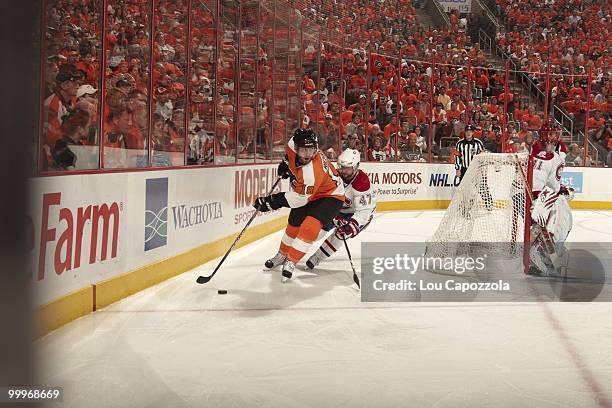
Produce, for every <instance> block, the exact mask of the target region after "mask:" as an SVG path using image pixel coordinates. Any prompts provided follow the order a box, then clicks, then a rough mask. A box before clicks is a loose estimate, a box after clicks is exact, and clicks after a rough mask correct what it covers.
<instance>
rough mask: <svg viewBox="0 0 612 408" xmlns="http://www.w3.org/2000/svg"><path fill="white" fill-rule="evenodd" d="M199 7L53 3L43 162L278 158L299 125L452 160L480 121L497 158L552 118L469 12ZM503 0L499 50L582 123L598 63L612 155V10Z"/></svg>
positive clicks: (597, 137) (371, 150)
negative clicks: (511, 87) (547, 77)
mask: <svg viewBox="0 0 612 408" xmlns="http://www.w3.org/2000/svg"><path fill="white" fill-rule="evenodd" d="M187 3H188V2H187V0H159V1H156V2H155V5H156V6H155V7H156V8H155V12H154V13H153V16H154V17H152V14H151V2H150V0H109V1H108V9H107V10H106V13H104V10H102V3H101V2H99V1H95V0H78V1H75V0H49V1H48V2H47V6H46V10H45V22H44V24H45V32H44V35H45V42H44V44H43V47H44V58H45V64H44V65H45V66H44V84H43V86H42V89H43V93H44V95H43V97H44V106H43V108H44V109H43V112H42V115H41V116H42V120H43V131H42V135H41V146H42V149H41V162H42V163H41V166H42V167H41V168H42V169H43V170H60V169H74V168H79V169H81V168H97V167H98V165H99V161H100V160H99V158H98V155H99V152H98V149H99V146H100V145H101V144H103V146H104V153H103V157H102V161H103V165H104V167H142V166H148V165H149V164H152V165H153V166H171V165H182V164H183V163H187V164H207V163H213V162H214V163H234V162H236V161H244V160H247V161H248V160H251V161H252V160H253V159H263V160H270V159H272V160H273V159H276V158H278V157H280V156H282V154H283V145H284V143H285V141H286V140H287V138H288V137H290V135H291V134H292V133H293V130H294V129H295V128H296V127H298V126H302V127H311V128H314V129H316V131H317V134H318V135H319V142H320V147H321V149H322V150H323V151H324V152H325V153H326V154H327V155H328V156H329V157H330V158H331V159H334V158H335V157H337V155H338V154H339V153H340V152H341V151H342V150H343V149H345V148H346V147H354V148H357V149H359V150H360V151H361V152H362V155H363V159H367V160H375V161H428V160H430V159H431V160H434V161H447V160H452V155H453V146H454V144H455V142H456V141H457V140H458V138H460V137H461V136H462V135H463V132H464V128H465V126H466V124H467V123H468V122H469V123H470V124H473V125H474V126H476V128H477V131H476V132H475V136H476V137H481V138H482V139H483V142H484V143H485V147H486V148H487V149H488V150H490V151H494V152H500V151H507V152H511V151H525V150H527V149H528V148H529V146H530V144H531V143H532V141H533V139H534V138H535V137H537V133H535V132H536V131H537V130H538V129H539V128H540V127H541V126H542V124H543V121H544V117H543V115H542V114H541V113H538V107H537V106H536V105H535V104H534V103H533V102H531V101H530V100H525V99H523V97H522V96H521V95H519V94H518V93H516V92H512V91H510V92H509V93H508V94H507V95H506V94H505V88H504V85H505V83H504V81H505V76H504V72H503V69H500V68H499V67H493V66H492V65H491V64H489V63H488V62H487V58H486V55H485V53H484V52H483V50H481V49H480V47H479V44H478V43H474V42H473V41H472V38H470V36H469V35H468V34H467V31H466V24H465V21H466V20H465V19H464V18H461V16H459V15H458V13H455V12H453V13H451V15H450V21H451V25H450V27H449V28H447V29H439V30H436V29H432V28H428V27H423V26H422V25H421V24H419V22H418V21H417V17H416V10H415V5H416V6H420V5H421V4H420V3H418V2H416V3H413V2H411V1H409V0H379V1H375V2H373V1H368V0H355V1H351V2H349V1H348V0H338V1H335V2H323V1H321V0H289V4H285V5H284V6H283V3H281V0H277V3H278V4H276V5H273V3H272V2H256V1H245V2H243V3H242V4H241V7H238V6H237V3H234V2H231V1H221V2H220V3H219V4H220V6H221V9H220V10H219V12H218V14H219V16H220V20H219V21H218V22H217V21H216V19H217V12H216V11H215V10H214V9H210V8H207V7H205V5H203V4H202V3H201V2H193V6H192V8H191V14H190V15H189V16H188V7H187ZM268 3H269V4H268ZM540 3H541V4H540ZM497 4H498V5H499V8H498V11H499V12H500V13H502V14H503V15H504V16H505V17H506V18H507V19H508V21H509V22H510V23H511V26H512V27H513V29H512V30H507V31H506V32H503V33H501V34H500V35H499V36H498V38H497V41H498V44H499V45H500V46H501V47H502V48H503V49H504V50H505V51H506V52H507V53H508V55H510V57H511V58H512V59H513V60H514V61H515V62H516V63H517V64H518V66H519V67H520V69H521V70H525V71H528V72H529V73H530V76H531V78H532V79H533V80H534V81H536V82H537V81H539V82H540V83H541V82H542V76H543V72H544V70H545V67H544V62H546V61H549V60H550V61H551V62H552V64H553V65H554V67H553V69H552V74H553V75H552V78H553V82H552V83H551V89H552V96H553V103H558V104H559V106H562V107H563V109H565V110H567V112H568V113H569V114H570V115H571V117H572V118H574V120H575V122H576V123H577V124H579V123H580V120H582V121H583V123H584V122H585V118H584V116H585V115H584V113H585V109H586V103H585V102H586V101H585V95H586V90H585V87H586V83H587V80H586V77H585V73H586V71H585V67H588V66H592V67H593V81H592V83H591V86H592V92H591V95H592V100H591V103H590V106H591V112H590V114H591V115H590V118H589V121H588V123H589V127H590V128H591V131H590V136H591V138H592V140H593V141H594V143H596V144H597V145H598V146H601V147H602V148H604V149H605V152H608V151H610V150H612V142H610V116H609V115H610V103H611V102H612V99H611V97H610V92H609V84H610V82H609V70H610V56H609V41H608V28H607V25H605V24H604V25H601V26H600V23H602V22H609V19H610V15H609V13H610V6H609V5H608V4H607V3H605V2H584V3H580V4H575V2H574V3H569V2H567V1H565V0H554V1H553V0H546V1H544V0H541V1H540V0H534V1H531V2H529V3H527V2H523V1H520V2H519V1H513V0H498V3H497ZM271 5H273V6H271ZM544 5H545V6H546V7H544ZM290 6H291V7H290ZM239 10H240V11H241V14H240V19H238V13H239ZM534 10H537V11H538V12H537V13H536V12H533V11H534ZM530 11H531V12H530ZM103 16H104V18H102V17H103ZM151 18H153V21H151ZM103 22H104V24H105V25H104V26H103V24H102V23H103ZM287 22H295V23H297V25H296V26H295V27H293V26H291V25H290V24H287ZM594 26H597V27H598V29H597V30H593V27H594ZM602 27H603V28H602ZM298 28H299V29H300V30H302V32H301V33H299V32H298V31H297V30H298ZM102 31H104V39H105V44H104V46H103V44H102V42H101V41H102V38H103V37H102ZM591 33H595V34H592V35H591ZM188 40H190V43H189V44H188V43H187V41H188ZM300 41H301V43H300ZM151 43H152V44H151ZM103 50H104V51H105V52H104V55H103ZM215 58H216V61H215ZM468 62H469V63H468ZM149 67H151V72H149ZM238 67H239V68H240V69H238ZM468 70H469V73H468ZM238 75H240V77H239V78H238ZM468 77H469V81H468ZM238 83H239V84H240V86H238ZM103 87H104V100H103V101H102V100H101V94H102V88H103ZM581 115H582V116H581ZM101 123H102V127H101V126H100V124H101ZM504 124H506V125H507V127H506V129H504ZM576 128H578V125H577V126H576ZM504 130H506V131H504ZM149 141H150V142H149ZM578 148H580V147H578ZM574 151H575V148H574ZM149 152H150V153H149ZM149 156H150V157H149ZM579 156H580V154H579V153H577V154H576V157H579ZM602 156H604V155H602V154H599V156H598V157H599V161H600V162H602V163H603V162H605V160H606V157H603V158H602ZM607 159H608V160H610V161H611V162H612V154H610V156H609V157H608V158H607ZM596 160H597V159H594V160H593V163H591V164H598V163H596V162H595V161H596ZM582 162H584V160H583V159H582ZM572 164H576V165H579V161H575V162H574V161H573V162H572ZM609 164H612V163H609Z"/></svg>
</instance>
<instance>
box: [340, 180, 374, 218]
mask: <svg viewBox="0 0 612 408" xmlns="http://www.w3.org/2000/svg"><path fill="white" fill-rule="evenodd" d="M344 196H345V197H346V198H345V200H344V205H343V206H342V209H341V210H340V212H341V213H343V214H353V216H352V218H353V219H354V220H355V221H357V224H358V225H359V226H364V225H366V224H367V223H368V222H370V220H371V218H372V216H373V215H374V211H375V209H376V198H375V197H374V192H373V191H372V185H371V184H370V179H369V178H368V175H367V174H365V173H364V172H363V171H362V170H357V175H356V176H355V177H354V178H353V180H351V182H350V183H349V184H345V185H344Z"/></svg>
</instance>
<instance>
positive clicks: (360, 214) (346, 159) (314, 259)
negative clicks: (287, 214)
mask: <svg viewBox="0 0 612 408" xmlns="http://www.w3.org/2000/svg"><path fill="white" fill-rule="evenodd" d="M338 173H339V174H340V177H342V180H343V181H344V189H345V191H344V195H345V197H346V199H345V201H344V206H343V207H342V209H341V210H340V215H339V216H337V217H336V218H335V219H334V220H333V223H330V224H328V225H325V226H324V227H323V229H324V230H325V231H330V230H332V229H333V233H332V234H331V235H330V236H329V237H327V239H325V241H324V242H323V244H321V246H320V247H319V249H318V250H317V251H316V252H315V253H314V254H313V255H312V256H311V257H310V258H309V259H308V261H306V266H307V267H308V268H309V269H314V268H315V267H316V266H317V265H318V264H319V262H321V261H322V260H324V259H326V258H328V257H330V256H331V255H332V254H333V253H334V252H336V251H337V250H338V249H340V248H341V246H342V245H343V242H342V241H343V240H344V239H349V238H352V237H354V236H356V235H357V234H359V233H360V232H361V231H363V229H364V228H366V227H367V226H368V224H370V221H372V218H373V217H374V212H375V211H376V198H375V197H374V193H373V191H372V186H371V184H370V179H369V178H368V175H367V174H365V173H364V172H363V171H361V170H360V169H359V152H358V151H357V150H354V149H346V150H345V151H344V152H342V154H340V156H338Z"/></svg>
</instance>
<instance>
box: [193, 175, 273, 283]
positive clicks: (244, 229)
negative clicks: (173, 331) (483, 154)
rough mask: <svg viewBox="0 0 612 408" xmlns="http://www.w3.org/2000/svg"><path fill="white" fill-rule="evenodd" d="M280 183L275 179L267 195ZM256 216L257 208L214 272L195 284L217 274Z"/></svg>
mask: <svg viewBox="0 0 612 408" xmlns="http://www.w3.org/2000/svg"><path fill="white" fill-rule="evenodd" d="M280 181H281V178H280V177H279V178H277V179H276V181H275V182H274V184H273V185H272V188H271V189H270V191H269V192H268V195H270V194H272V191H274V189H275V188H276V186H277V185H278V183H279V182H280ZM257 214H259V208H258V209H256V210H255V212H253V215H252V216H251V218H250V219H249V221H248V222H247V223H246V225H245V226H244V228H242V231H240V234H238V236H237V237H236V239H235V240H234V243H233V244H232V245H231V246H230V247H229V249H228V250H227V252H226V253H225V255H223V258H221V261H219V264H218V265H217V267H216V268H215V270H214V271H213V273H212V274H210V275H209V276H198V279H197V280H196V282H197V283H199V284H203V283H207V282H208V281H209V280H211V279H212V277H213V276H215V273H217V271H218V270H219V268H220V267H221V265H223V262H224V261H225V258H227V256H228V255H229V254H230V252H232V249H234V246H236V243H237V242H238V241H239V240H240V238H241V237H242V234H244V231H246V229H247V228H249V225H251V223H252V222H253V220H254V219H255V217H257Z"/></svg>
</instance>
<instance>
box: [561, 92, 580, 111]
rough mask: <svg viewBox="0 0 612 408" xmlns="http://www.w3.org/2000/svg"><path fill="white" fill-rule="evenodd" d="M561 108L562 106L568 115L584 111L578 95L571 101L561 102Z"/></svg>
mask: <svg viewBox="0 0 612 408" xmlns="http://www.w3.org/2000/svg"><path fill="white" fill-rule="evenodd" d="M561 106H563V107H564V108H565V109H566V110H567V111H568V112H569V113H571V114H574V115H575V114H577V113H580V112H582V111H584V109H585V106H584V103H583V102H582V100H581V98H580V95H575V96H574V99H573V100H571V101H565V102H562V103H561Z"/></svg>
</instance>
